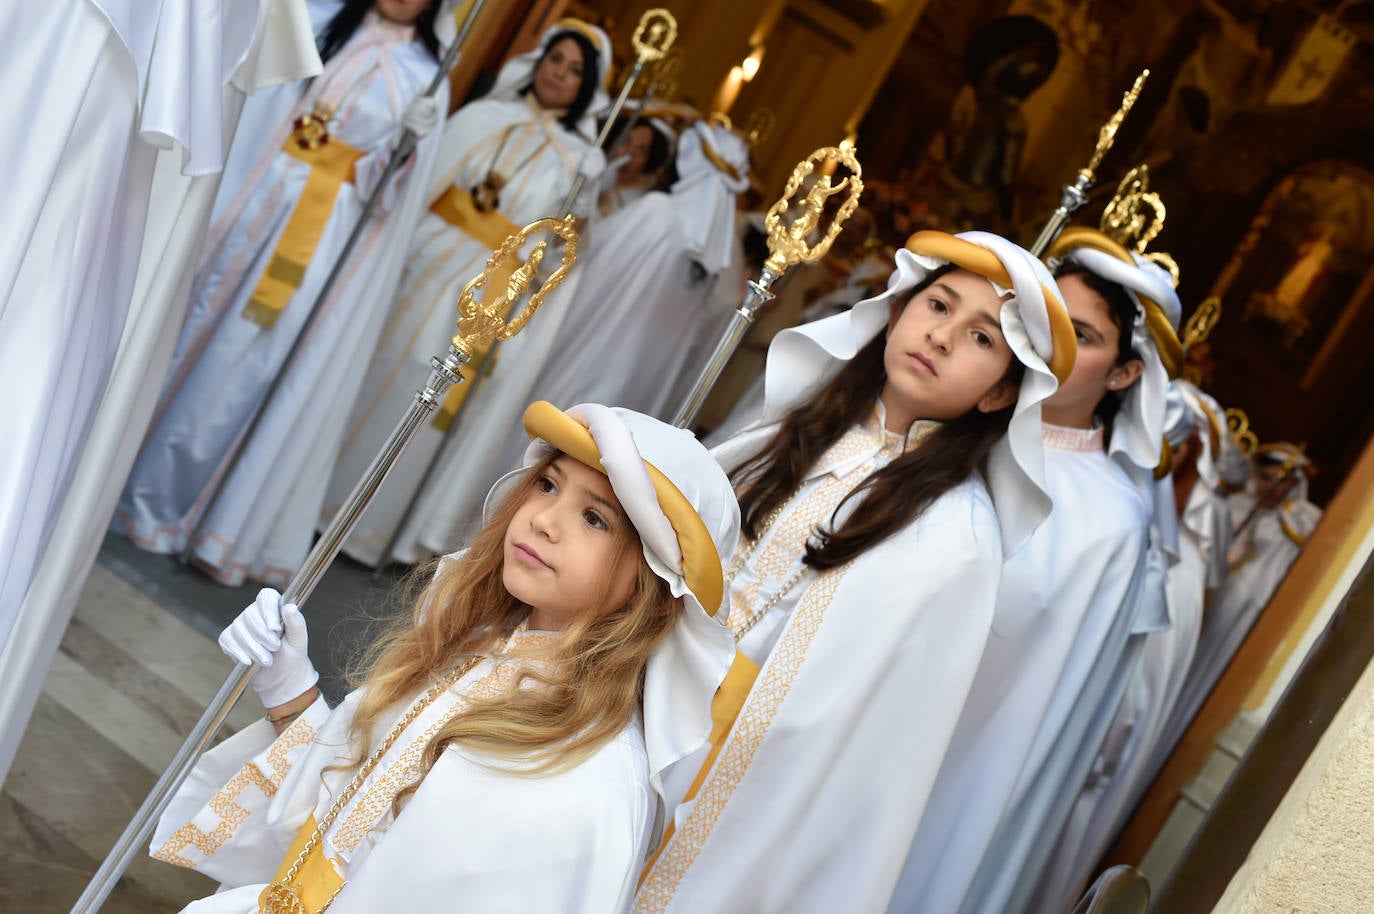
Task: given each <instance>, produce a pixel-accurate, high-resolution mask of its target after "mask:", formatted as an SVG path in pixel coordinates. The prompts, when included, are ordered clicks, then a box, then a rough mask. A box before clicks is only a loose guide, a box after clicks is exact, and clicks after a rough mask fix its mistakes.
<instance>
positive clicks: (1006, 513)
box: [763, 231, 1076, 555]
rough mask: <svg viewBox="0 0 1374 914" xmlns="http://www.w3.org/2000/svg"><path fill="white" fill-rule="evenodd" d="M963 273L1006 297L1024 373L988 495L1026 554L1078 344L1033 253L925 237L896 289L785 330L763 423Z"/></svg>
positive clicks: (1045, 511) (1005, 313)
mask: <svg viewBox="0 0 1374 914" xmlns="http://www.w3.org/2000/svg"><path fill="white" fill-rule="evenodd" d="M946 264H954V265H956V266H958V267H961V268H963V269H966V270H969V271H971V272H973V273H976V274H978V275H980V276H983V277H985V278H986V279H987V280H988V281H989V282H990V283H992V286H993V289H994V290H996V292H997V294H998V295H999V296H1002V297H1003V301H1002V309H1001V314H1000V319H1001V325H1002V334H1003V336H1004V337H1005V338H1006V341H1007V345H1008V346H1009V347H1010V348H1011V351H1012V353H1013V355H1014V356H1015V357H1016V359H1017V360H1018V361H1020V362H1021V364H1022V365H1024V366H1025V373H1024V376H1023V377H1022V380H1021V390H1020V394H1019V396H1018V398H1017V401H1016V406H1015V409H1014V411H1013V414H1012V418H1011V422H1010V424H1009V425H1008V427H1007V433H1006V435H1005V436H1003V437H1002V439H1001V440H999V441H998V442H997V444H996V445H995V446H994V447H993V449H992V452H991V453H990V454H989V456H988V479H987V482H988V489H989V491H990V492H991V494H992V499H993V503H994V504H995V505H996V508H997V517H998V522H999V524H1000V525H1001V529H1002V550H1003V553H1004V554H1005V555H1011V554H1012V553H1013V552H1015V551H1017V550H1018V549H1020V548H1021V546H1022V545H1024V544H1025V542H1026V540H1027V539H1029V538H1030V535H1031V533H1032V532H1033V531H1034V530H1035V528H1036V527H1037V526H1039V524H1040V522H1041V521H1043V520H1044V519H1045V518H1046V517H1047V516H1048V515H1049V512H1050V507H1051V503H1050V497H1049V493H1048V489H1047V487H1046V484H1045V451H1044V443H1043V439H1042V435H1041V428H1040V404H1041V403H1042V402H1043V401H1044V400H1045V399H1047V398H1048V397H1049V396H1050V395H1051V394H1053V393H1054V392H1055V391H1056V390H1058V388H1059V382H1060V380H1062V379H1063V378H1066V377H1068V374H1069V372H1070V371H1071V370H1072V369H1073V360H1074V355H1075V351H1076V343H1075V338H1074V332H1073V324H1072V323H1071V322H1070V321H1069V315H1068V312H1067V311H1066V310H1065V308H1064V303H1063V302H1062V301H1061V300H1060V299H1059V294H1058V287H1057V286H1055V284H1054V279H1053V278H1052V277H1051V276H1050V274H1049V271H1048V270H1047V269H1045V265H1044V264H1042V263H1041V262H1040V261H1039V260H1037V259H1036V258H1035V257H1034V256H1033V255H1032V254H1031V253H1030V252H1029V251H1027V250H1025V249H1023V248H1021V247H1019V246H1017V245H1015V244H1013V243H1012V242H1010V241H1008V240H1006V239H1005V238H1002V237H1001V236H999V235H993V234H991V233H989V232H963V233H960V234H958V235H948V234H946V233H944V232H934V231H924V232H917V233H916V234H915V235H913V236H911V239H910V240H908V241H907V245H906V248H905V249H903V250H900V251H898V252H897V258H896V270H894V271H893V273H892V275H891V276H889V277H888V281H887V290H886V291H885V292H884V293H883V294H882V295H879V296H876V297H874V298H869V299H865V300H864V301H861V302H859V303H858V304H856V305H855V306H854V307H853V308H851V309H849V310H848V311H845V312H843V313H841V314H836V315H834V316H833V317H828V318H825V319H823V320H819V321H816V322H814V323H811V324H804V325H802V326H800V327H793V328H791V329H789V330H784V331H782V332H781V333H779V334H778V335H777V336H776V337H774V338H773V342H772V344H771V345H770V346H769V349H768V364H767V368H766V373H765V378H764V398H765V399H764V414H763V422H764V423H765V424H766V423H771V422H776V421H778V420H780V419H781V418H782V417H783V416H784V415H785V414H786V413H787V412H788V411H789V410H791V409H792V408H793V407H795V406H797V405H798V404H799V403H801V402H802V401H803V400H805V399H806V398H808V397H810V396H812V395H813V394H814V393H815V392H816V391H817V390H818V389H819V388H820V387H821V386H822V385H823V384H825V383H826V382H827V381H829V380H830V379H831V378H832V377H834V375H835V374H836V373H837V372H838V371H839V370H840V368H841V367H842V366H843V364H844V363H845V362H847V361H849V360H850V359H852V358H854V356H855V355H857V354H858V352H859V350H861V349H862V348H863V347H864V346H865V345H867V344H868V342H869V341H871V340H872V339H873V338H874V337H875V336H877V335H878V334H880V333H882V332H884V331H885V330H886V329H887V323H888V306H889V304H890V303H891V301H892V299H894V298H896V297H897V296H900V295H902V294H904V293H906V292H908V291H910V290H911V289H912V288H913V287H914V286H916V285H918V284H919V283H921V282H923V281H924V280H925V279H926V278H927V277H928V276H930V274H931V273H932V272H934V271H935V270H937V269H939V268H940V267H942V266H945V265H946Z"/></svg>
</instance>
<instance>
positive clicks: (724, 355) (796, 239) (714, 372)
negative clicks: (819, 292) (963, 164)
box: [673, 115, 864, 428]
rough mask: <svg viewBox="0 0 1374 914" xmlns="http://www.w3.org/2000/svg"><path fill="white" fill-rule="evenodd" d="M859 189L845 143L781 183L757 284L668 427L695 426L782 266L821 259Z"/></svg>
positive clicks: (767, 221)
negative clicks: (834, 179)
mask: <svg viewBox="0 0 1374 914" xmlns="http://www.w3.org/2000/svg"><path fill="white" fill-rule="evenodd" d="M713 117H714V115H713ZM839 165H843V166H844V167H845V168H847V169H848V170H849V176H848V177H846V178H844V179H843V180H841V181H840V183H839V184H832V183H831V181H830V176H831V174H833V172H834V170H835V168H836V167H837V166H839ZM817 172H819V174H818V176H817V178H816V180H815V181H814V182H813V183H812V184H811V186H810V188H809V189H807V191H806V192H805V193H804V194H801V189H802V184H803V183H805V181H806V179H807V178H808V177H810V176H811V175H812V174H813V173H817ZM863 189H864V184H863V169H862V168H861V167H860V166H859V160H858V157H857V156H856V154H855V149H854V144H853V143H850V142H848V141H846V142H843V143H840V145H838V146H827V147H825V148H823V149H817V150H816V151H815V152H813V153H811V155H809V156H807V157H806V158H805V159H803V160H802V161H801V162H799V163H797V167H796V168H794V169H792V176H791V177H790V178H788V179H787V187H786V188H785V189H784V191H783V195H782V199H781V200H779V201H778V202H777V203H774V204H773V206H772V207H770V208H769V210H768V214H767V216H765V217H764V228H765V229H766V230H767V232H768V251H769V254H768V259H767V260H765V261H764V263H763V272H762V274H761V275H760V276H759V278H758V279H756V280H750V281H749V291H748V292H747V293H746V294H745V296H744V301H743V302H742V303H741V304H740V306H739V308H738V309H737V310H736V311H735V313H734V314H733V315H731V316H730V326H729V327H727V328H726V330H725V333H724V335H722V336H721V338H720V340H719V341H718V342H717V343H716V348H715V350H714V351H713V352H712V353H711V357H710V359H708V360H707V362H706V365H705V367H703V368H702V370H701V373H700V374H699V375H697V379H696V382H695V383H694V384H693V385H692V389H691V391H690V392H689V393H688V394H687V397H686V398H685V399H684V400H683V401H682V404H681V405H680V406H678V408H677V412H675V413H674V414H673V424H674V425H676V426H678V427H679V428H688V427H689V426H691V424H692V423H693V422H695V421H696V418H697V414H698V413H700V412H701V407H702V404H704V403H705V402H706V395H707V394H708V393H710V392H711V387H712V386H714V385H715V383H716V381H717V380H718V379H719V378H720V373H721V372H722V371H724V370H725V365H726V363H728V362H729V361H730V357H731V356H732V355H734V354H735V350H736V349H737V348H739V344H740V341H741V340H742V339H744V334H745V332H746V331H747V330H748V329H749V325H750V324H752V323H753V322H754V316H755V315H756V314H758V311H759V308H761V307H762V306H763V305H764V304H765V303H766V302H768V301H770V300H771V299H772V298H773V293H772V292H770V291H769V287H770V286H771V285H772V284H773V282H774V281H775V280H777V279H778V277H780V276H782V274H783V273H784V272H785V271H786V270H787V268H788V267H791V266H793V265H794V264H798V263H814V262H816V261H817V260H820V259H821V258H822V257H824V256H825V255H826V252H828V251H829V250H830V245H831V244H832V243H834V241H835V238H836V237H837V236H838V235H839V234H840V230H841V229H842V228H844V223H845V221H846V220H847V219H849V217H850V216H851V215H853V213H854V210H856V209H858V207H859V196H860V195H861V194H862V193H863ZM846 191H847V192H848V196H847V197H846V198H845V199H844V200H842V201H841V202H840V206H839V208H838V209H837V210H836V211H835V216H834V218H833V219H832V220H831V223H830V226H829V227H828V228H826V229H824V230H822V229H821V215H822V213H823V212H824V210H825V205H826V201H827V200H829V199H830V198H831V197H833V196H835V195H837V194H840V193H844V192H846ZM794 207H796V208H799V209H800V212H799V213H798V214H797V215H796V217H795V218H793V219H792V220H791V221H788V219H787V214H788V212H789V211H791V210H792V209H793V208H794ZM816 233H819V235H820V237H819V238H817V239H816V240H815V241H814V242H812V241H808V240H807V239H808V238H810V237H811V236H812V235H813V234H816Z"/></svg>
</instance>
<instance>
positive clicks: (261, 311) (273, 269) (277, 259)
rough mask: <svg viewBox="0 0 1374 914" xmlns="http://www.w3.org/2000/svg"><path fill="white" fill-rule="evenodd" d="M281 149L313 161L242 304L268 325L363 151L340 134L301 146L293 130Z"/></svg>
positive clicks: (297, 281) (291, 291) (298, 278)
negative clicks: (311, 145) (264, 266)
mask: <svg viewBox="0 0 1374 914" xmlns="http://www.w3.org/2000/svg"><path fill="white" fill-rule="evenodd" d="M282 150H283V151H284V152H286V153H287V154H288V155H291V156H294V157H295V158H297V159H300V160H301V161H302V162H304V163H305V164H307V165H309V166H310V174H309V176H308V177H307V178H306V179H305V187H304V189H302V191H301V195H300V199H298V200H297V201H296V208H295V209H294V210H292V211H291V218H290V219H288V220H287V222H286V228H285V229H284V230H283V231H282V234H281V238H280V239H279V240H278V241H277V249H276V250H275V251H274V252H273V253H272V259H271V261H269V262H268V264H267V269H266V270H264V271H263V273H262V276H261V277H259V278H258V285H257V288H256V289H254V290H253V295H252V297H250V298H249V299H248V304H247V305H245V306H244V308H243V316H244V317H246V318H248V319H249V320H250V321H253V322H254V323H256V324H261V325H262V326H263V327H267V328H269V329H270V328H271V327H273V326H274V325H275V324H276V323H277V318H278V317H280V316H281V313H282V310H283V309H284V308H285V307H286V305H287V303H288V302H290V301H291V297H292V296H293V295H295V294H296V290H297V289H299V288H300V286H301V282H302V281H303V280H304V279H305V270H306V268H307V267H309V266H310V261H311V259H312V258H313V257H314V256H315V249H316V248H317V247H319V244H320V238H321V237H323V236H324V227H325V226H326V225H327V224H328V223H329V217H330V216H331V215H333V213H334V201H335V200H337V199H338V196H339V190H340V189H341V188H342V187H343V186H344V184H345V183H352V182H353V166H354V164H355V163H356V162H357V161H358V160H359V159H360V158H362V157H363V156H364V155H365V153H364V152H363V151H362V150H360V149H355V148H354V147H352V146H350V145H348V144H347V143H345V142H343V141H342V140H340V139H339V138H338V137H330V138H329V141H328V142H326V143H323V144H322V145H320V146H318V147H317V148H314V149H310V148H303V147H302V146H301V145H300V143H298V142H297V140H296V136H295V134H292V135H291V136H290V137H287V140H286V145H285V146H284V147H282Z"/></svg>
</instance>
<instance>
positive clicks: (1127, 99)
mask: <svg viewBox="0 0 1374 914" xmlns="http://www.w3.org/2000/svg"><path fill="white" fill-rule="evenodd" d="M1149 75H1150V71H1149V70H1141V71H1140V75H1139V76H1137V77H1136V78H1135V84H1134V85H1132V86H1131V88H1130V90H1129V91H1128V92H1127V93H1126V95H1125V96H1124V97H1123V98H1122V99H1121V107H1120V108H1118V109H1116V114H1113V115H1112V116H1111V118H1110V119H1109V120H1108V121H1107V123H1105V124H1103V125H1102V129H1101V130H1099V131H1098V132H1097V148H1096V149H1094V150H1093V157H1092V159H1091V160H1090V161H1089V162H1088V167H1087V168H1085V169H1083V172H1082V173H1083V174H1085V175H1087V176H1088V178H1089V180H1091V179H1092V177H1093V175H1094V174H1095V173H1096V172H1097V166H1099V165H1101V164H1102V159H1103V158H1104V157H1105V156H1106V155H1107V151H1108V150H1109V149H1111V148H1112V144H1113V143H1115V142H1116V132H1117V131H1118V130H1120V129H1121V122H1122V121H1124V120H1126V115H1127V114H1130V113H1131V108H1133V107H1135V102H1136V99H1138V98H1140V90H1141V89H1142V88H1144V86H1145V80H1146V79H1147V78H1148V77H1149Z"/></svg>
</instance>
